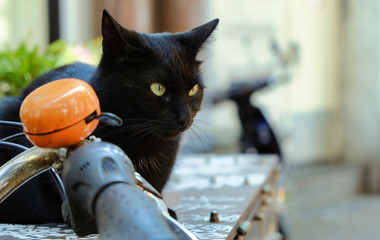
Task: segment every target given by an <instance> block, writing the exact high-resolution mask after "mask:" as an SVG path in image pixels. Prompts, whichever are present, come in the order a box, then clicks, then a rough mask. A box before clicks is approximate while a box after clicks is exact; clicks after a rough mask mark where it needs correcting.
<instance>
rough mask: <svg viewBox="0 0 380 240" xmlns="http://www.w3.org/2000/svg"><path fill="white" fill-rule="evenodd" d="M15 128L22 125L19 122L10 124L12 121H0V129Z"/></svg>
mask: <svg viewBox="0 0 380 240" xmlns="http://www.w3.org/2000/svg"><path fill="white" fill-rule="evenodd" d="M2 126H5V127H15V128H22V124H21V123H20V122H12V121H3V120H0V127H2Z"/></svg>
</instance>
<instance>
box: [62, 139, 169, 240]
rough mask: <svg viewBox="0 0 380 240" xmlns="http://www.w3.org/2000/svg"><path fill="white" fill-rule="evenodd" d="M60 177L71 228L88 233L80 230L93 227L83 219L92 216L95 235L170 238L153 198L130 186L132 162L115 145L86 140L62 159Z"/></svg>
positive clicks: (104, 237) (132, 178) (137, 238)
mask: <svg viewBox="0 0 380 240" xmlns="http://www.w3.org/2000/svg"><path fill="white" fill-rule="evenodd" d="M62 180H63V184H64V186H65V189H66V192H67V197H68V201H69V206H70V209H71V213H70V214H71V220H72V225H74V230H76V229H80V232H81V233H89V232H88V231H86V228H87V229H94V226H90V225H91V221H87V219H90V218H94V219H95V221H96V225H97V226H96V227H97V231H98V233H99V234H100V237H101V239H107V240H111V239H117V240H119V239H134V240H139V239H144V240H145V239H149V240H164V239H165V240H174V239H176V237H175V235H174V234H173V233H172V232H171V230H170V228H169V226H168V225H167V223H166V222H165V221H164V220H163V219H162V216H161V215H160V214H159V212H158V210H157V209H156V207H155V206H154V204H153V202H152V201H151V200H150V199H149V198H148V197H147V196H146V195H145V194H144V193H143V192H142V191H141V190H139V189H137V187H136V186H135V171H134V167H133V164H132V162H131V161H130V159H129V158H128V157H127V156H126V154H125V153H124V152H123V151H122V150H121V149H120V148H118V147H117V146H115V145H113V144H110V143H106V142H92V143H88V144H85V145H83V146H81V147H79V148H78V149H76V150H75V151H73V152H72V153H71V154H70V156H69V157H68V159H67V161H66V162H65V163H64V169H63V173H62ZM83 213H85V214H83ZM84 215H85V216H84ZM82 220H83V221H82ZM92 223H94V221H92ZM86 224H87V226H86ZM81 225H82V226H81ZM83 225H84V226H83ZM96 227H95V229H96ZM76 232H77V231H76ZM77 234H78V232H77ZM78 235H79V234H78ZM81 235H83V234H81Z"/></svg>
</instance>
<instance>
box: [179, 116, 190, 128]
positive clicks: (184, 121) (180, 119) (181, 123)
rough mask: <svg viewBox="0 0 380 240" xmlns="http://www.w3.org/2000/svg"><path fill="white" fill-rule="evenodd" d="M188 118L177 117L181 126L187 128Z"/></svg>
mask: <svg viewBox="0 0 380 240" xmlns="http://www.w3.org/2000/svg"><path fill="white" fill-rule="evenodd" d="M187 122H188V121H187V119H186V118H179V119H177V124H178V126H180V128H185V127H186V125H187Z"/></svg>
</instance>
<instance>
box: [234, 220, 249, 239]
mask: <svg viewBox="0 0 380 240" xmlns="http://www.w3.org/2000/svg"><path fill="white" fill-rule="evenodd" d="M250 229H251V222H250V221H248V220H246V221H243V222H242V223H241V224H240V225H239V226H238V227H237V229H236V232H237V233H238V234H239V235H240V236H245V235H247V233H248V231H249V230H250Z"/></svg>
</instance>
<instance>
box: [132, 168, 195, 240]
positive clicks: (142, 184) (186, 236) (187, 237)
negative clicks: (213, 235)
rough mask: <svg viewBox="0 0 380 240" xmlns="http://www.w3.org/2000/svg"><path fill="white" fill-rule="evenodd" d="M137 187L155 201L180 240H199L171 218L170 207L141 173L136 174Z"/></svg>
mask: <svg viewBox="0 0 380 240" xmlns="http://www.w3.org/2000/svg"><path fill="white" fill-rule="evenodd" d="M135 178H136V185H137V187H138V188H140V189H141V190H143V191H144V193H145V195H147V196H148V197H149V198H150V199H151V200H153V202H154V204H155V206H156V208H157V209H158V210H159V211H160V213H161V215H162V216H163V217H164V218H165V221H166V223H167V224H168V225H169V227H170V229H171V230H172V231H173V232H174V233H175V234H176V236H177V237H178V238H179V239H180V240H198V238H197V237H195V236H194V235H193V234H192V233H191V232H190V231H189V230H188V229H186V228H185V227H184V226H183V225H182V224H181V223H179V222H178V221H177V220H176V219H174V218H173V217H172V216H170V214H169V211H168V207H167V206H166V204H165V202H164V200H163V199H162V195H161V194H160V193H159V192H158V191H157V190H156V189H155V188H154V187H153V186H152V185H151V184H150V183H149V182H148V181H146V180H145V179H144V178H143V177H142V176H141V175H140V174H139V173H137V172H135Z"/></svg>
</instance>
